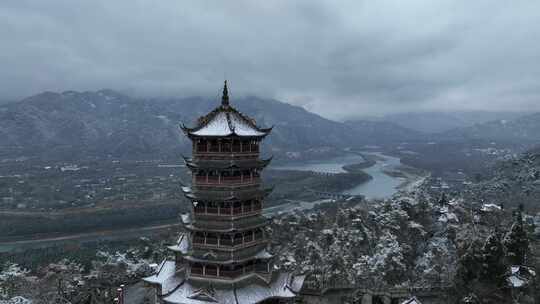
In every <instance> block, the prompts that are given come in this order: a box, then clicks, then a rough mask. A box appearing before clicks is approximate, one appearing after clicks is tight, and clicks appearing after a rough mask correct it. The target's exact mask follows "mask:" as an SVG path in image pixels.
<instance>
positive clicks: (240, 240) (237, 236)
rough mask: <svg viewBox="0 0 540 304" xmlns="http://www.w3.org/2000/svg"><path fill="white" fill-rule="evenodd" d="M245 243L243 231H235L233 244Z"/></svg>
mask: <svg viewBox="0 0 540 304" xmlns="http://www.w3.org/2000/svg"><path fill="white" fill-rule="evenodd" d="M243 243H244V238H243V236H242V234H241V233H235V234H234V237H233V246H234V247H236V246H238V245H242V244H243Z"/></svg>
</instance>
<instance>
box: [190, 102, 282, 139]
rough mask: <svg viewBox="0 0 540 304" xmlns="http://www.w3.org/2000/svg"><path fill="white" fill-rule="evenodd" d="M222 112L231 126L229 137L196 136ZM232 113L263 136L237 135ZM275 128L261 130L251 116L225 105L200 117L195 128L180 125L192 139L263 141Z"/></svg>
mask: <svg viewBox="0 0 540 304" xmlns="http://www.w3.org/2000/svg"><path fill="white" fill-rule="evenodd" d="M220 112H224V113H225V114H226V117H227V123H228V124H229V129H230V130H231V134H228V135H198V134H194V132H197V131H199V130H200V129H202V128H204V127H205V126H206V125H207V124H208V123H209V122H210V121H212V119H214V117H215V116H216V115H218V114H219V113H220ZM231 113H234V114H236V115H238V116H239V117H240V118H241V119H242V120H243V121H244V122H246V123H247V124H248V125H249V126H250V127H252V128H253V129H254V130H256V131H257V132H260V133H262V134H261V135H249V136H247V135H239V134H237V133H236V132H235V130H234V127H233V126H232V125H231V120H230V116H229V115H230V114H231ZM273 127H274V126H271V127H269V128H261V127H259V126H257V124H256V123H255V122H254V120H253V119H252V118H250V117H249V116H247V115H245V114H243V113H241V112H240V111H238V110H236V109H235V108H234V107H232V106H223V105H220V106H218V107H216V108H215V109H214V110H212V111H210V112H209V113H208V114H206V115H205V116H201V117H199V119H197V126H195V127H193V128H190V127H187V126H186V125H185V124H184V123H181V124H180V128H181V129H182V131H183V132H184V133H185V134H186V135H187V136H188V137H189V138H191V139H193V138H218V137H234V136H237V137H241V138H261V139H262V138H264V137H266V136H268V134H269V133H270V132H271V131H272V129H273Z"/></svg>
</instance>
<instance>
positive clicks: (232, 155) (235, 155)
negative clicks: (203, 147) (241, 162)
mask: <svg viewBox="0 0 540 304" xmlns="http://www.w3.org/2000/svg"><path fill="white" fill-rule="evenodd" d="M259 155H260V154H259V152H194V153H193V158H194V159H201V160H213V159H215V160H220V159H242V158H243V159H253V158H258V157H259Z"/></svg>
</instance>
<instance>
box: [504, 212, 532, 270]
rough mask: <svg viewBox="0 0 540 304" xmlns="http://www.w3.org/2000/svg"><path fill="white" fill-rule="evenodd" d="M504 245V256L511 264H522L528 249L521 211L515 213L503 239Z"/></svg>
mask: <svg viewBox="0 0 540 304" xmlns="http://www.w3.org/2000/svg"><path fill="white" fill-rule="evenodd" d="M503 244H504V246H505V247H506V257H507V259H508V262H509V263H511V264H512V265H524V264H525V258H526V255H527V252H528V250H529V239H528V237H527V232H526V230H525V228H524V227H523V218H522V215H521V211H519V212H518V213H517V214H516V219H515V221H514V223H513V224H512V228H510V231H509V232H508V233H507V234H506V236H505V237H504V240H503Z"/></svg>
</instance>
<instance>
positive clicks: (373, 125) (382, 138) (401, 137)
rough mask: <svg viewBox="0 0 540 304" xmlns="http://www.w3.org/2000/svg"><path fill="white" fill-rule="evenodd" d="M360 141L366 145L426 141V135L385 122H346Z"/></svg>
mask: <svg viewBox="0 0 540 304" xmlns="http://www.w3.org/2000/svg"><path fill="white" fill-rule="evenodd" d="M345 124H346V125H347V126H349V127H350V128H351V131H352V132H353V134H355V136H356V138H357V139H358V140H359V141H362V142H363V143H366V144H373V145H380V144H391V143H401V142H408V141H418V140H424V139H425V138H426V134H424V133H422V132H419V131H415V130H411V129H408V128H404V127H402V126H400V125H397V124H395V123H391V122H385V121H369V120H355V121H346V122H345Z"/></svg>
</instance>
